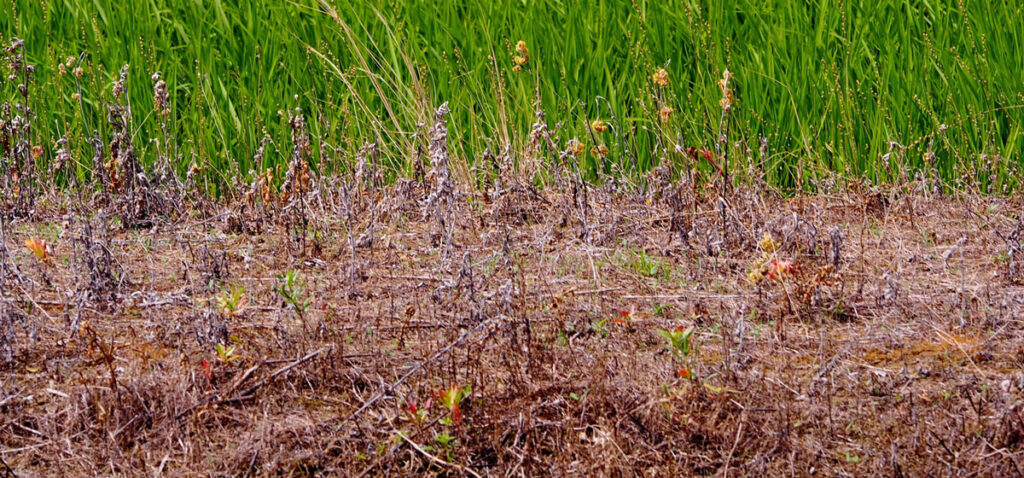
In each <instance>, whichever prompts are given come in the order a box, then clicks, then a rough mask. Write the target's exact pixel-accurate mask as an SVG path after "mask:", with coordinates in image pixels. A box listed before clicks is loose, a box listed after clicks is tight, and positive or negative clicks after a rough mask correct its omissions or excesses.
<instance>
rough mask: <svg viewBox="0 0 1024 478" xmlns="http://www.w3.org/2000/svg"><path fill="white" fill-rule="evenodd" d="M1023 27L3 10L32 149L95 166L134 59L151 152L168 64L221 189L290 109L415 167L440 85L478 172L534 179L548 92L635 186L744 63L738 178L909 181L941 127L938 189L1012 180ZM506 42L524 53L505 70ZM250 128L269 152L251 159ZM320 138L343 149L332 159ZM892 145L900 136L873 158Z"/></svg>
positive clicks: (100, 8)
mask: <svg viewBox="0 0 1024 478" xmlns="http://www.w3.org/2000/svg"><path fill="white" fill-rule="evenodd" d="M235 3H237V4H239V5H235ZM707 3H710V6H709V5H708V4H707ZM332 13H333V15H332ZM335 16H336V18H335ZM1020 25H1024V4H1021V3H1018V2H987V1H980V2H979V1H974V2H963V1H954V0H935V1H931V2H920V1H909V0H877V1H875V0H863V1H854V0H845V1H826V0H818V1H815V0H808V1H798V0H758V1H753V0H736V1H728V2H726V1H716V2H705V3H702V4H698V2H691V1H681V2H665V1H655V2H647V1H643V0H637V1H636V2H635V4H634V3H633V2H594V3H590V2H562V1H556V0H539V1H525V2H519V1H510V0H491V1H486V2H481V1H469V2H461V1H452V0H435V1H429V2H428V1H408V2H393V3H390V4H386V5H385V4H382V3H380V2H370V1H366V0H355V1H352V2H336V5H335V4H334V3H333V2H328V3H324V4H320V3H318V2H315V1H313V0H295V1H293V2H281V1H267V0H254V1H251V2H222V1H220V0H213V1H207V0H181V1H167V0H142V1H126V2H121V1H112V0H90V1H86V0H58V1H56V2H40V1H38V0H35V1H30V0H13V2H5V3H3V4H2V5H0V35H3V36H4V37H6V38H11V37H14V36H17V37H21V38H23V39H24V40H25V41H26V47H27V49H28V56H29V61H30V63H34V64H37V65H38V71H37V73H36V82H35V84H34V85H32V93H31V96H30V105H31V106H32V108H33V110H34V111H35V113H36V115H37V118H36V120H35V127H34V130H33V134H34V136H35V137H34V139H33V142H34V143H36V144H42V145H44V146H45V148H46V152H45V154H44V156H43V157H42V158H41V159H40V161H41V162H44V163H45V162H47V161H49V160H50V159H51V158H52V156H53V150H55V149H56V148H54V147H53V144H54V141H55V140H56V139H57V138H59V137H61V136H65V135H66V136H67V137H68V138H69V140H70V142H71V144H72V146H73V147H74V148H75V154H74V158H75V159H76V160H77V161H79V162H80V163H82V164H81V167H80V168H79V173H80V174H82V175H86V174H87V170H88V167H87V165H88V164H89V158H91V156H92V153H91V149H90V146H89V144H88V143H87V141H85V138H86V137H87V136H88V135H89V131H90V130H92V129H99V131H100V134H101V136H103V138H104V140H105V141H107V140H109V138H107V136H105V134H106V132H105V131H103V127H104V118H105V116H104V114H105V113H104V110H103V108H102V105H103V103H104V102H106V101H110V99H111V82H112V81H113V80H114V79H116V76H117V73H118V71H119V69H120V67H121V65H123V64H126V63H127V64H129V65H130V71H131V79H130V81H129V88H128V90H129V97H130V99H131V103H132V107H133V110H134V118H135V124H134V125H133V130H134V131H136V132H137V133H136V145H137V148H138V149H139V150H140V151H141V152H142V156H143V157H144V158H146V160H148V161H152V160H153V158H154V157H155V156H156V152H155V146H153V145H152V144H151V143H149V142H148V140H150V139H151V138H162V136H161V134H160V126H159V122H158V118H157V116H156V115H154V114H151V112H152V111H153V108H152V105H153V99H152V82H151V81H150V79H149V77H150V75H151V74H152V73H154V72H155V71H160V72H162V74H163V76H164V78H165V79H166V80H167V83H168V86H169V90H170V93H171V102H172V106H171V109H172V113H171V118H172V124H171V129H170V131H171V132H172V135H173V136H174V137H175V139H176V142H177V143H178V145H179V147H180V151H181V153H180V159H179V160H178V161H179V162H180V164H179V166H180V168H181V170H182V171H184V169H185V168H187V167H188V165H189V164H190V163H192V162H193V161H195V162H196V163H198V164H199V165H201V166H204V170H205V171H206V172H207V173H208V178H209V179H210V182H209V185H210V186H209V187H210V188H211V189H212V188H218V187H220V186H223V185H225V184H228V185H230V184H235V183H237V181H238V179H239V178H238V177H236V176H239V175H241V176H243V177H242V178H241V179H243V180H248V177H249V176H248V175H247V172H248V171H249V170H250V169H262V168H266V167H275V168H278V171H279V172H283V165H284V162H285V161H286V159H287V157H288V155H289V153H290V148H291V144H290V139H289V131H288V125H287V118H286V117H282V116H281V115H279V111H280V110H290V109H292V108H295V107H301V108H302V110H303V111H304V112H305V113H306V114H307V116H308V120H309V124H310V128H311V133H312V135H313V136H314V145H313V151H314V167H315V168H318V169H322V170H330V171H337V170H344V169H345V168H347V167H348V165H349V164H350V163H351V162H352V158H353V157H354V156H355V154H356V152H357V151H358V149H359V147H360V146H361V145H363V144H364V143H366V142H375V143H377V144H378V146H379V148H380V151H381V160H382V161H383V162H384V164H385V165H386V166H387V171H388V172H389V174H390V175H392V177H393V175H408V174H409V173H410V171H411V169H412V166H411V164H410V163H411V158H412V154H411V152H412V151H413V150H414V149H415V147H416V144H417V142H422V141H425V140H423V139H416V138H414V137H413V134H414V133H415V132H417V130H419V128H418V127H417V125H418V124H420V123H428V122H430V121H431V120H430V113H431V111H432V110H433V109H434V108H436V107H437V106H438V105H440V104H441V103H443V102H446V101H447V102H449V105H450V107H451V110H452V116H451V117H450V124H449V130H450V140H451V141H450V144H451V149H452V152H453V154H455V155H456V156H457V159H458V160H457V161H456V165H457V169H459V170H460V172H461V173H462V177H463V178H466V177H475V178H477V179H479V178H481V177H482V176H483V175H484V174H483V171H485V170H487V167H488V166H487V165H483V164H478V163H479V162H480V158H481V157H482V155H483V153H484V152H485V151H486V150H488V149H489V150H490V151H491V152H497V151H502V150H504V149H505V148H506V147H510V148H511V151H512V152H513V155H514V157H515V159H516V161H517V162H518V163H519V165H520V167H521V168H522V169H523V170H524V172H530V171H541V172H543V171H545V170H546V169H545V168H544V164H543V163H541V164H533V163H537V162H544V161H546V162H550V161H551V156H550V155H549V154H547V153H538V152H535V151H532V150H531V148H530V147H529V142H530V136H529V132H530V130H531V126H532V125H533V123H534V122H535V116H534V113H535V110H536V107H535V102H536V100H537V99H538V97H539V99H540V105H541V107H542V109H543V110H544V112H545V113H546V118H547V122H548V124H549V126H551V127H554V126H555V124H556V123H560V124H561V128H560V129H558V130H557V133H556V140H557V141H558V143H559V147H560V148H561V147H564V144H565V142H566V141H567V140H569V139H570V138H573V137H578V138H581V139H582V140H584V141H585V142H586V143H587V146H586V149H587V150H590V148H591V146H593V144H592V143H593V142H592V139H591V134H590V132H589V131H588V128H587V125H588V123H589V120H592V119H595V118H597V117H601V118H602V119H604V120H606V121H608V122H609V123H610V124H611V125H612V128H611V130H610V131H608V132H606V133H603V134H599V135H597V136H598V141H599V142H603V143H605V144H606V145H607V146H608V148H609V150H610V156H609V162H608V163H606V164H602V163H601V162H600V161H599V160H598V159H597V158H595V157H594V156H591V155H587V156H586V158H585V159H583V160H581V165H582V166H583V170H584V172H585V173H586V174H587V175H588V176H589V177H591V178H594V179H597V178H598V173H599V172H604V173H610V174H618V175H620V176H625V177H627V178H629V179H634V180H637V179H639V178H640V177H642V175H643V174H644V172H645V171H647V170H649V169H650V168H651V167H652V166H656V165H658V164H660V163H661V162H663V161H674V162H677V163H679V162H682V161H683V158H682V157H681V156H680V155H677V154H675V153H674V149H675V145H676V143H677V140H678V138H682V140H681V144H683V145H684V146H695V147H707V148H709V149H714V144H715V142H716V137H717V136H718V131H719V118H720V115H721V111H720V107H719V100H720V97H721V94H720V92H719V90H718V86H717V80H718V79H719V78H720V77H721V75H722V71H723V70H724V69H725V68H728V69H729V70H731V71H732V72H733V73H734V75H735V76H734V87H735V107H734V109H733V111H732V114H731V115H730V116H729V119H728V125H729V131H730V138H729V141H730V145H729V150H730V151H729V156H730V163H731V164H730V165H729V169H730V170H731V171H732V172H734V173H741V174H740V176H741V177H742V172H745V171H747V170H748V169H749V168H748V166H750V165H751V164H753V166H755V168H754V170H755V171H761V172H763V173H764V175H765V177H766V179H767V180H768V181H769V182H770V183H772V184H775V185H779V186H783V187H793V186H797V185H799V186H802V187H804V188H812V187H813V186H814V185H815V184H817V183H818V182H820V181H822V180H825V179H827V178H829V177H830V176H831V175H830V173H831V172H838V173H840V174H841V176H840V177H842V178H851V177H859V176H864V177H866V178H867V179H870V180H871V181H873V182H886V181H899V180H901V179H908V178H913V177H914V175H915V174H917V173H918V172H921V171H923V170H924V169H925V168H924V160H923V157H924V156H925V152H926V151H927V148H928V144H929V143H930V142H932V140H934V151H935V155H936V156H935V161H934V166H935V171H936V172H937V173H938V175H939V176H940V177H941V178H943V179H944V180H946V181H947V185H948V186H949V187H951V188H957V187H958V186H965V185H964V184H961V182H967V183H970V184H977V185H980V186H982V187H983V188H993V189H992V190H993V191H995V192H1000V191H1002V190H1003V189H1002V188H1006V189H1007V190H1012V189H1015V188H1017V187H1019V180H1020V179H1019V178H1020V174H1019V170H1018V167H1019V163H1020V148H1021V140H1020V136H1021V133H1022V119H1024V109H1022V108H1024V80H1022V76H1021V72H1022V71H1024V29H1022V28H1020V27H1019V26H1020ZM518 40H524V41H525V42H526V43H527V45H528V47H529V49H530V60H529V62H528V63H527V64H526V65H525V67H524V68H523V71H522V72H519V73H516V72H513V71H512V66H513V63H512V58H513V52H512V50H513V46H514V44H515V43H516V41H518ZM83 52H84V53H85V55H86V58H87V67H86V69H85V75H84V76H83V78H82V81H83V88H84V95H83V97H84V100H85V101H84V104H85V108H84V111H80V110H79V108H78V106H77V103H76V102H73V101H72V100H71V95H72V93H74V92H75V82H74V81H73V80H74V79H73V78H72V76H71V75H64V76H61V75H58V74H57V64H58V63H59V62H60V61H61V60H63V59H64V58H66V57H68V56H78V55H79V54H80V53H83ZM659 66H665V68H666V69H667V70H668V72H669V74H670V78H671V83H670V86H669V87H668V88H667V89H665V90H664V91H661V90H659V89H657V88H655V87H653V85H652V83H651V80H650V78H651V74H652V73H653V72H654V71H655V70H656V68H658V67H659ZM6 76H7V72H6V70H5V74H4V75H3V77H4V79H0V95H2V96H0V102H3V101H9V100H14V99H15V98H16V96H17V93H16V84H17V83H18V82H17V81H7V80H6ZM662 101H663V102H665V103H667V104H669V105H670V106H672V107H673V108H675V113H674V114H673V115H672V118H671V120H670V121H669V122H668V123H667V124H662V123H661V122H660V121H659V120H658V117H657V108H658V106H657V103H658V102H662ZM943 124H944V125H947V127H948V129H945V131H944V132H942V133H941V134H940V130H941V128H940V125H943ZM762 136H763V137H765V138H767V140H768V154H767V156H765V157H763V158H762V157H761V156H760V154H759V146H758V138H759V137H762ZM264 138H269V139H270V140H271V142H270V143H269V146H268V151H269V152H268V154H267V155H266V156H265V157H264V159H263V163H264V164H259V165H254V164H252V158H253V155H254V153H255V152H256V150H257V148H258V147H259V146H260V144H261V143H262V142H263V140H264ZM321 143H325V144H326V145H327V146H329V148H327V149H326V150H336V151H337V154H327V155H325V156H326V157H323V156H322V155H321V152H322V151H323V150H325V149H321ZM893 143H898V144H900V145H903V146H905V147H906V148H905V149H904V148H899V147H897V148H896V149H895V150H894V151H893V152H892V154H888V155H887V153H889V152H890V145H891V144H893ZM531 164H533V165H532V166H531ZM474 166H476V168H474ZM531 168H532V169H531ZM701 168H702V169H703V170H704V171H705V172H708V173H710V171H711V168H710V167H709V166H708V165H707V164H702V165H701ZM472 172H475V174H473V173H472ZM280 176H282V174H278V177H280ZM740 179H741V178H740ZM538 180H539V181H544V180H545V176H544V175H543V174H540V175H539V176H538ZM737 180H739V179H737Z"/></svg>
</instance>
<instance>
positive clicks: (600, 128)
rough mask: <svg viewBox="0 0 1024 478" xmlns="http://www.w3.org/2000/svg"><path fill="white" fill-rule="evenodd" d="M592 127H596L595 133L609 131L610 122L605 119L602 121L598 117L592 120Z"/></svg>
mask: <svg viewBox="0 0 1024 478" xmlns="http://www.w3.org/2000/svg"><path fill="white" fill-rule="evenodd" d="M590 127H591V128H593V129H594V132H595V133H604V132H605V131H608V123H605V122H604V121H601V120H599V119H596V120H594V121H593V122H591V123H590Z"/></svg>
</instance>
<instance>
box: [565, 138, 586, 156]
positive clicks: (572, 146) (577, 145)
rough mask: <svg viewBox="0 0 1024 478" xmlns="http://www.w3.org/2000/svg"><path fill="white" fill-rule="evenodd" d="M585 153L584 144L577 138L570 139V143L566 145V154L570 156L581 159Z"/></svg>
mask: <svg viewBox="0 0 1024 478" xmlns="http://www.w3.org/2000/svg"><path fill="white" fill-rule="evenodd" d="M584 151H585V150H584V149H583V143H582V142H580V140H578V139H576V138H573V139H570V140H569V142H568V143H566V148H565V152H566V154H569V155H571V156H575V157H580V156H582V155H583V152H584Z"/></svg>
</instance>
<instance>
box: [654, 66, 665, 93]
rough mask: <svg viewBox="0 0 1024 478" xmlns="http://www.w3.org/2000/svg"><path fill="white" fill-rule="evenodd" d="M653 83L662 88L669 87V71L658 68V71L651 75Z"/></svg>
mask: <svg viewBox="0 0 1024 478" xmlns="http://www.w3.org/2000/svg"><path fill="white" fill-rule="evenodd" d="M651 81H652V82H653V83H654V84H655V85H658V86H660V87H662V88H664V87H666V86H668V71H666V70H665V69H664V68H658V71H655V72H654V74H653V75H651Z"/></svg>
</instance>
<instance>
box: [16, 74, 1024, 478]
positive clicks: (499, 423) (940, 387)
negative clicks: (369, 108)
mask: <svg viewBox="0 0 1024 478" xmlns="http://www.w3.org/2000/svg"><path fill="white" fill-rule="evenodd" d="M72 66H73V65H72ZM26 74H27V73H26ZM120 81H126V78H124V77H122V78H121V80H120ZM153 81H154V93H155V94H157V95H159V94H160V80H159V77H154V78H153ZM116 91H117V88H116V87H115V92H116ZM26 97H27V96H26ZM108 108H109V113H110V114H109V122H110V126H111V128H110V131H112V138H111V139H110V141H109V142H104V141H101V140H99V138H95V139H94V140H93V142H94V143H95V145H96V157H95V158H94V159H93V162H92V167H93V171H94V172H95V173H96V181H97V185H96V187H92V186H84V185H78V184H73V185H72V186H73V187H71V188H70V192H59V191H58V189H57V188H54V187H47V184H46V181H45V180H44V179H42V178H44V177H46V176H43V175H40V174H38V172H37V171H34V170H33V169H32V168H33V164H35V163H34V162H33V161H32V160H31V159H30V158H31V155H32V154H33V150H34V148H32V147H31V145H30V142H29V138H30V134H29V125H30V122H28V121H27V120H26V119H25V118H30V117H31V115H30V112H27V111H21V112H18V111H14V110H11V109H7V110H6V111H4V112H3V114H4V115H5V116H4V118H5V119H4V120H3V125H4V126H3V128H0V147H2V148H3V157H4V158H7V160H6V162H5V163H3V165H2V166H3V167H4V168H5V171H4V175H3V178H4V181H5V182H4V183H3V184H2V185H0V187H2V188H3V191H0V194H2V196H0V197H2V198H3V202H2V204H0V205H2V207H3V209H2V214H0V370H2V375H0V411H2V413H0V447H2V449H0V459H2V461H0V467H2V469H3V470H4V472H5V473H6V474H8V476H10V475H14V476H26V475H63V476H71V475H94V474H96V473H101V474H110V475H171V476H177V475H218V476H228V475H230V476H253V475H289V476H290V475H338V476H375V475H399V474H401V475H427V476H434V475H438V474H442V475H448V476H459V475H470V476H534V475H540V474H554V475H558V476H564V475H578V476H622V475H645V476H672V475H674V474H678V475H687V476H688V475H716V474H717V475H723V476H726V475H729V474H733V475H764V474H771V475H779V474H792V475H811V474H823V475H860V476H863V475H881V474H886V475H897V476H903V475H925V474H931V475H961V474H974V475H1001V476H1008V475H1015V474H1021V470H1020V464H1019V460H1020V457H1019V455H1020V452H1019V448H1020V446H1021V440H1022V439H1024V408H1022V402H1021V401H1020V397H1021V395H1022V387H1024V376H1022V374H1021V373H1020V372H1019V370H1020V369H1021V364H1022V362H1024V348H1022V346H1021V343H1022V341H1021V339H1022V338H1024V325H1022V323H1021V322H1020V321H1019V320H1018V318H1019V317H1020V316H1021V313H1022V311H1024V305H1022V304H1024V298H1022V296H1021V290H1020V288H1019V284H1020V283H1021V281H1022V280H1024V271H1022V270H1021V266H1020V261H1021V258H1020V252H1021V248H1022V241H1024V222H1022V221H1024V220H1022V219H1021V216H1020V211H1021V207H1022V204H1021V201H1020V199H1019V198H1000V197H994V196H978V195H972V194H956V195H953V196H950V195H947V194H945V193H942V192H941V191H942V190H943V188H936V187H935V185H934V183H932V182H930V181H928V180H927V179H926V178H918V179H917V180H915V181H908V182H907V184H905V185H904V186H901V187H890V188H878V187H871V186H869V185H866V184H859V183H853V184H851V185H850V186H848V187H845V188H843V189H842V190H840V191H838V192H834V193H830V194H822V195H819V196H814V197H806V196H798V197H796V198H791V199H787V198H784V197H782V196H780V195H779V194H778V193H777V192H775V191H773V190H771V189H770V188H767V187H765V186H764V184H763V183H758V182H756V181H754V182H750V183H749V184H746V183H743V184H746V185H742V186H735V185H734V181H732V180H730V179H729V178H728V177H727V176H726V172H727V171H728V170H727V169H724V168H717V165H716V170H717V171H718V174H717V175H715V176H713V177H711V178H704V179H703V180H698V179H697V178H695V176H694V175H695V174H696V173H695V172H696V171H697V170H696V169H695V168H692V167H688V166H687V163H683V167H682V168H680V169H678V170H676V169H674V167H670V166H666V167H664V168H662V169H659V170H657V171H655V172H653V173H652V174H651V175H650V176H649V177H648V178H647V179H646V181H645V182H644V184H645V185H644V187H640V186H639V185H635V184H626V183H624V182H619V181H607V182H605V183H604V185H602V186H595V185H593V184H590V183H588V182H587V181H584V180H583V179H582V175H581V174H580V172H579V170H578V169H576V168H575V167H574V166H573V165H574V161H573V160H574V159H575V155H576V154H577V153H576V152H574V151H572V150H569V151H565V152H562V153H561V154H558V151H557V148H556V147H555V145H554V143H553V142H552V140H551V137H550V134H549V132H548V131H547V129H546V126H545V124H544V123H543V113H542V112H539V113H538V126H537V127H536V129H535V131H534V132H535V134H534V135H533V136H532V139H533V141H534V142H533V143H532V147H534V148H536V151H541V152H543V153H544V154H546V155H550V156H551V157H552V161H551V162H552V164H553V165H554V166H552V167H553V170H552V176H553V177H554V178H555V181H553V184H552V185H551V186H550V187H548V188H546V189H545V190H543V191H541V190H538V189H536V188H535V187H534V186H533V185H532V184H533V183H532V181H531V180H529V179H527V178H528V177H530V176H527V175H524V174H522V173H521V172H520V170H519V169H518V167H517V166H515V164H516V161H513V159H512V158H510V157H509V156H508V154H507V153H505V154H502V155H499V156H493V155H492V156H489V158H488V159H489V161H490V163H491V164H492V165H493V169H494V170H493V172H492V173H493V174H491V175H490V176H489V177H490V178H491V180H490V181H488V182H486V183H485V184H482V185H481V184H477V185H473V186H472V187H470V186H469V185H468V183H469V181H468V180H467V179H466V178H465V177H464V175H463V174H462V173H460V172H459V171H458V170H456V169H454V168H453V167H452V165H451V164H450V160H449V153H448V137H447V136H448V132H447V127H446V123H445V116H446V114H447V108H446V107H444V106H442V107H441V108H439V109H438V110H437V111H436V113H435V115H434V117H433V119H432V121H431V124H430V125H424V126H423V127H422V130H423V131H422V134H420V135H417V139H418V141H420V147H419V148H418V149H417V152H416V159H415V161H416V164H415V168H414V169H415V171H416V174H415V175H414V178H413V179H399V180H398V181H397V182H396V183H395V184H393V185H385V184H384V180H383V178H382V174H381V171H382V166H381V164H379V158H378V156H377V147H376V145H375V144H372V143H370V144H366V145H365V146H364V147H363V148H362V150H361V152H360V154H359V156H358V157H357V158H355V161H354V165H355V166H354V167H353V168H352V169H351V170H349V171H345V172H344V173H342V174H338V175H334V176H326V175H319V174H317V172H316V171H315V170H314V169H313V168H311V167H310V162H309V157H310V153H311V148H312V146H311V142H310V138H309V133H308V131H307V129H306V126H305V120H304V118H303V115H302V112H301V111H297V110H296V111H292V112H290V113H288V118H289V124H290V125H291V127H292V130H293V134H292V138H291V139H292V144H293V145H292V149H291V151H290V154H289V156H288V157H289V158H290V159H289V164H288V167H287V171H286V172H285V173H284V178H283V181H282V182H281V185H280V186H275V184H277V181H275V178H274V174H275V172H274V171H272V170H267V171H264V172H262V173H259V174H254V175H253V177H254V180H253V181H252V183H251V184H248V185H245V186H244V187H242V188H240V190H239V191H238V192H237V194H236V195H235V196H234V197H228V198H225V199H223V200H220V201H214V200H210V199H204V198H203V197H202V196H199V195H194V194H189V193H188V192H189V191H192V190H193V185H192V184H191V181H192V179H193V171H192V170H191V169H190V170H189V174H187V175H185V176H184V177H182V178H179V177H178V176H177V175H176V174H175V173H174V172H173V171H172V170H171V169H170V168H169V167H168V166H167V165H169V164H177V163H180V162H181V158H176V157H174V155H175V154H177V153H175V151H176V149H175V148H173V147H165V148H161V151H164V152H165V153H166V154H163V153H162V154H163V155H162V156H161V157H160V160H159V161H157V162H156V164H155V166H154V167H153V168H145V167H143V166H142V165H141V164H140V163H139V162H138V161H137V159H136V157H135V155H134V148H133V146H132V135H130V134H128V130H127V129H126V127H125V125H126V124H129V123H130V121H131V120H130V117H131V110H130V107H129V105H128V104H127V103H124V104H121V105H118V104H116V103H115V104H111V105H109V106H108ZM61 141H66V140H61ZM164 141H165V144H166V145H172V141H171V139H170V138H169V137H167V136H165V139H164ZM105 143H107V144H105ZM58 144H62V143H61V142H60V141H58ZM257 154H258V155H262V154H264V152H263V150H262V149H261V150H260V151H259V152H258V153H257ZM700 155H704V156H706V157H707V158H708V159H710V158H712V157H713V156H711V154H710V152H697V151H694V152H692V153H690V154H689V155H688V156H689V157H690V159H691V160H693V161H697V160H698V156H700ZM61 156H62V155H61V153H60V152H58V157H61ZM556 156H557V157H556ZM724 160H725V158H723V161H724ZM256 163H257V164H259V161H257V162H256ZM58 164H63V163H58Z"/></svg>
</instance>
